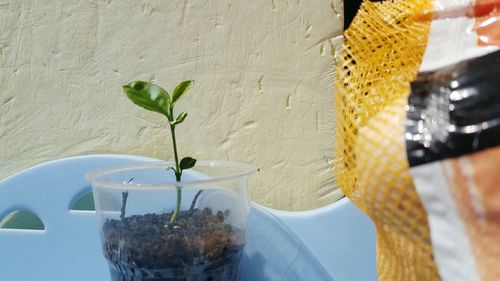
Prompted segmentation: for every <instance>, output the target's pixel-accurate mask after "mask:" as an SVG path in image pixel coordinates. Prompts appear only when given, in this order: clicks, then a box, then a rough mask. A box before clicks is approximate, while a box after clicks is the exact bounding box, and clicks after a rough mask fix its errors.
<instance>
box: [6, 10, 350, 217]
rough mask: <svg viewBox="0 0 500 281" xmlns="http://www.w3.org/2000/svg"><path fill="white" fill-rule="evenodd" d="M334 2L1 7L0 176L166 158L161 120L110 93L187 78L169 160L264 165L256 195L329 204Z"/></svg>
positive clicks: (272, 201) (270, 200)
mask: <svg viewBox="0 0 500 281" xmlns="http://www.w3.org/2000/svg"><path fill="white" fill-rule="evenodd" d="M342 9H343V8H342V2H341V1H340V0H333V2H332V0H314V1H305V0H252V1H247V0H237V1H235V0H205V1H203V0H169V1H159V0H157V1H152V0H143V1H138V0H127V1H124V0H97V1H95V0H37V1H31V0H10V1H9V0H0V178H4V177H6V176H8V175H10V174H12V173H14V172H16V171H18V170H20V169H23V168H26V167H29V166H31V165H33V164H35V163H39V162H42V161H46V160H50V159H55V158H60V157H63V156H71V155H78V154H88V153H93V152H105V153H130V154H141V155H147V156H153V157H158V158H171V156H172V155H171V152H170V151H171V149H170V147H171V146H170V143H169V135H168V131H167V129H166V127H165V120H164V119H163V118H162V116H160V115H156V114H154V113H151V112H147V111H145V110H142V109H139V108H137V107H136V106H135V105H133V104H132V103H130V102H129V101H128V100H127V99H126V97H124V96H123V95H122V94H121V85H123V84H124V83H126V82H129V81H131V80H135V79H143V80H153V81H155V82H157V83H158V84H161V85H164V86H165V87H166V88H167V89H169V90H170V89H171V88H172V87H174V86H175V84H176V83H177V82H180V81H181V80H184V79H194V80H196V86H195V88H193V89H192V91H191V94H190V95H188V96H186V97H185V98H183V101H181V103H180V104H179V105H178V108H179V109H178V110H185V111H188V112H189V114H190V115H189V117H188V119H187V120H186V122H185V123H184V124H183V125H182V126H181V127H180V128H179V129H178V138H179V140H178V141H179V142H180V147H179V149H180V152H181V154H183V155H187V154H189V155H191V156H193V157H195V158H198V159H230V160H240V161H247V162H252V163H254V164H256V165H258V166H259V167H260V168H261V171H260V173H259V175H258V181H257V184H256V186H255V191H254V199H255V200H256V201H258V202H260V203H263V204H266V205H268V206H272V207H276V208H282V209H290V210H292V209H293V210H298V209H309V208H314V207H319V206H322V205H325V204H327V203H330V202H332V201H334V200H335V199H337V197H338V195H339V194H338V191H337V189H336V187H335V185H334V183H333V176H332V170H331V169H332V159H333V146H334V104H333V78H334V64H335V59H334V57H335V54H336V52H337V50H338V48H339V43H340V41H341V37H340V34H341V21H342V19H341V13H342Z"/></svg>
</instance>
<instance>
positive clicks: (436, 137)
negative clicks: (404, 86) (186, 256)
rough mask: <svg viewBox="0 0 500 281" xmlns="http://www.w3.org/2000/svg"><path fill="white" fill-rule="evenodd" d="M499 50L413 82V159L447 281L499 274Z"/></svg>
mask: <svg viewBox="0 0 500 281" xmlns="http://www.w3.org/2000/svg"><path fill="white" fill-rule="evenodd" d="M499 78H500V51H497V52H494V53H491V54H488V55H485V56H483V57H479V58H476V59H471V60H467V61H463V62H461V63H458V64H456V65H453V66H449V67H446V68H443V69H439V70H436V71H433V72H429V73H421V74H420V75H419V77H418V78H417V80H416V81H415V82H413V83H412V87H411V89H412V91H411V94H410V98H409V107H408V120H407V124H406V144H407V151H408V161H409V163H410V167H411V168H410V169H411V173H412V175H413V180H414V183H415V188H416V190H417V192H418V194H419V196H420V198H421V200H422V203H423V205H424V208H425V211H426V213H427V216H428V220H429V225H430V233H431V241H432V247H433V252H434V256H435V259H436V263H437V265H438V268H439V273H440V276H441V279H442V280H443V281H457V280H464V281H465V280H467V281H475V280H478V281H479V280H482V281H493V280H498V276H500V268H499V267H498V264H500V176H499V174H498V172H499V171H500V94H499V93H500V79H499Z"/></svg>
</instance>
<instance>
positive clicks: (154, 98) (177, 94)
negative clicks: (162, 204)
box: [123, 80, 196, 224]
mask: <svg viewBox="0 0 500 281" xmlns="http://www.w3.org/2000/svg"><path fill="white" fill-rule="evenodd" d="M193 84H194V81H192V80H187V81H184V82H181V83H180V84H179V85H177V87H175V89H174V91H173V93H172V97H170V95H169V94H168V92H167V91H166V90H165V89H163V88H162V87H160V86H158V85H155V84H153V83H150V82H144V81H133V82H130V83H128V84H127V85H125V86H123V91H124V93H125V94H126V95H127V97H128V98H129V99H130V100H131V101H132V102H133V103H135V104H136V105H138V106H140V107H142V108H145V109H147V110H150V111H154V112H158V113H161V114H163V115H165V116H166V117H167V119H168V122H169V125H170V132H171V136H172V145H173V150H174V157H175V167H172V168H171V169H172V170H173V171H174V173H175V179H176V181H177V182H180V181H181V178H182V172H183V171H184V170H188V169H191V168H192V167H194V165H195V164H196V159H194V158H191V157H184V158H182V160H180V161H179V155H178V153H177V142H176V139H175V127H176V126H177V125H179V124H181V123H182V122H184V120H185V119H186V117H187V113H186V112H182V113H181V114H179V115H178V116H177V118H174V105H175V103H176V102H177V101H178V100H179V98H181V97H182V95H184V94H185V93H186V92H188V90H189V89H190V88H191V86H192V85H193ZM181 199H182V191H181V187H180V186H177V202H176V206H175V210H174V213H173V214H172V217H171V218H170V221H169V223H170V224H173V223H175V220H176V219H177V215H178V214H179V211H180V207H181Z"/></svg>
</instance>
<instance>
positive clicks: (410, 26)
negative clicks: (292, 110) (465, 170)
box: [335, 0, 498, 281]
mask: <svg viewBox="0 0 500 281" xmlns="http://www.w3.org/2000/svg"><path fill="white" fill-rule="evenodd" d="M482 1H484V0H482ZM487 1H493V2H498V1H497V0H487ZM435 2H437V3H435ZM441 2H442V3H441ZM469 2H470V3H474V2H473V1H472V0H470V1H469ZM479 2H481V1H479ZM443 3H444V4H443ZM450 3H451V4H453V5H454V4H457V3H458V4H457V5H455V6H453V5H452V7H447V5H450ZM463 3H465V2H464V1H461V0H446V1H444V0H435V1H430V0H391V1H384V2H377V3H372V2H370V1H365V2H364V3H363V4H362V6H361V8H360V11H359V13H358V15H357V17H356V18H355V19H354V21H353V22H352V24H351V26H350V28H349V29H348V30H347V31H346V32H345V42H344V46H343V49H342V52H341V55H340V60H339V63H338V68H337V85H336V88H337V94H336V98H335V101H336V111H337V132H336V134H337V135H336V136H337V141H336V157H337V160H336V162H335V174H336V179H337V183H338V184H339V186H340V188H341V189H342V191H343V192H344V193H345V195H346V196H348V197H349V198H350V199H351V200H352V201H353V202H354V203H355V204H356V205H357V206H358V207H359V208H360V209H361V210H362V211H363V212H365V213H366V214H367V215H368V216H369V217H370V218H371V219H372V220H373V222H374V224H375V227H376V231H377V267H378V274H379V280H381V281H413V280H414V281H433V280H440V274H439V272H438V267H437V266H436V262H435V260H434V257H433V247H432V245H431V234H430V233H431V232H430V229H429V223H428V216H427V213H426V211H425V210H424V207H423V204H422V202H421V200H420V197H419V195H418V193H417V192H416V189H415V187H414V182H413V179H412V174H411V173H410V170H409V164H408V160H407V150H406V147H405V121H406V117H407V105H408V96H409V92H410V82H412V81H413V80H415V78H416V77H417V74H418V73H419V71H420V70H422V69H425V68H426V67H430V66H432V67H438V66H442V65H445V64H447V63H448V64H449V63H454V62H456V61H460V60H463V59H464V58H463V57H464V56H470V57H474V56H477V55H478V54H479V53H480V52H479V51H478V50H477V49H475V48H469V49H467V47H466V46H465V43H464V44H462V42H469V43H470V42H471V40H469V39H470V38H473V36H469V35H467V36H468V37H467V36H465V35H464V34H463V33H465V32H466V30H468V29H469V28H468V27H469V26H468V24H469V21H467V20H465V19H462V18H460V19H458V20H457V21H456V22H451V24H455V28H452V29H450V30H449V33H448V29H447V27H448V26H446V24H450V23H446V22H445V24H444V25H443V22H440V21H439V20H436V21H435V19H436V18H437V17H439V16H443V17H448V16H451V17H457V18H458V17H465V18H466V17H470V16H472V17H475V15H474V12H478V10H477V9H476V10H474V9H473V10H472V15H469V14H467V13H469V12H470V11H469V10H468V9H469V8H470V7H471V6H470V5H472V7H473V6H474V4H470V3H469V4H466V6H463V7H462V6H460V5H462V4H463ZM467 5H469V6H467ZM495 5H496V4H495ZM434 7H445V8H450V9H447V10H442V11H436V12H433V8H434ZM483 7H484V6H483ZM476 8H477V7H476ZM478 22H479V20H478ZM431 25H432V27H433V28H434V31H433V32H434V33H433V32H432V28H431ZM436 27H437V28H436ZM470 29H472V28H470ZM453 32H455V33H453ZM478 34H479V33H478ZM478 34H476V35H474V36H476V37H477V35H478ZM450 37H451V38H452V39H453V40H456V42H454V41H453V40H448V39H449V38H450ZM474 38H475V37H474ZM429 41H433V42H434V43H432V42H431V44H429ZM436 42H438V43H437V44H435V43H436ZM469 43H467V44H469ZM480 43H481V42H478V43H477V44H478V45H480ZM470 44H471V45H476V42H475V41H472V43H470ZM464 46H465V47H464ZM469 51H470V52H469ZM440 64H441V65H440Z"/></svg>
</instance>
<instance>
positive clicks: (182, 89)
mask: <svg viewBox="0 0 500 281" xmlns="http://www.w3.org/2000/svg"><path fill="white" fill-rule="evenodd" d="M193 85H194V81H193V80H187V81H184V82H181V83H180V84H179V85H177V87H175V89H174V93H173V94H172V103H175V102H176V101H177V100H178V99H179V98H180V97H181V96H182V95H183V94H184V93H186V92H187V91H188V90H189V89H190V88H191V87H192V86H193Z"/></svg>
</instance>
